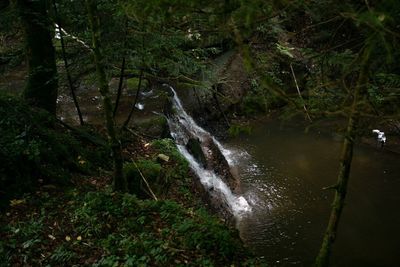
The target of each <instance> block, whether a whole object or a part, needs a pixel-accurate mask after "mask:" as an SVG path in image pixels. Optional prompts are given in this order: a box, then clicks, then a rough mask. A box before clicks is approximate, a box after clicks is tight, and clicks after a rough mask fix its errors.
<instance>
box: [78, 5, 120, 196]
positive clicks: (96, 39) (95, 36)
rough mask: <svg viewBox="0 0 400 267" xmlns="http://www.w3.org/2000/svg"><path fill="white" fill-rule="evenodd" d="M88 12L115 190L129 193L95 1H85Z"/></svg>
mask: <svg viewBox="0 0 400 267" xmlns="http://www.w3.org/2000/svg"><path fill="white" fill-rule="evenodd" d="M85 3H86V8H87V11H88V18H89V24H90V28H91V31H92V46H93V57H94V63H95V65H96V73H97V81H98V84H99V90H100V94H101V95H102V97H103V108H104V113H105V118H106V127H107V133H108V137H109V144H110V146H111V149H112V152H113V158H114V189H115V190H117V191H123V192H126V191H127V182H126V178H125V177H124V175H123V172H122V164H123V161H122V149H121V143H120V140H119V139H118V137H117V133H116V129H115V128H116V127H115V122H114V117H113V106H112V101H111V96H110V91H109V88H108V82H107V79H106V73H105V68H104V59H103V55H102V52H101V47H100V35H101V34H100V20H99V17H98V15H97V4H96V1H95V0H85Z"/></svg>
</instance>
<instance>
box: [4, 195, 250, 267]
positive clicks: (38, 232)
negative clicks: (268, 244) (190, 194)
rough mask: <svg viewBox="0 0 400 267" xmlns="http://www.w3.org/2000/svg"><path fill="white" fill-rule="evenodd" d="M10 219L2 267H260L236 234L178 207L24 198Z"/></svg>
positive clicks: (132, 200) (93, 198) (126, 200)
mask: <svg viewBox="0 0 400 267" xmlns="http://www.w3.org/2000/svg"><path fill="white" fill-rule="evenodd" d="M56 196H57V199H56V198H55V197H56ZM21 212H22V213H23V214H24V216H25V217H24V218H21V217H20V215H18V213H21ZM6 216H7V217H8V218H12V219H13V220H12V221H10V223H9V224H8V225H5V226H4V225H3V226H2V228H1V241H0V252H1V253H0V255H1V256H0V260H1V262H2V264H3V266H15V265H47V264H50V265H65V264H67V265H93V266H120V265H123V266H227V265H229V266H230V265H231V264H234V265H240V266H254V264H252V263H251V262H252V261H251V260H250V259H249V260H247V259H246V258H245V257H246V256H245V255H246V253H247V252H246V251H245V250H243V248H242V244H241V242H240V241H239V240H238V238H237V234H236V232H234V231H232V230H229V229H228V228H226V227H225V226H223V225H222V224H221V223H220V222H219V221H218V220H216V218H215V217H212V216H210V215H208V213H207V212H206V211H205V210H203V209H187V208H183V207H182V206H181V205H179V204H178V203H176V202H174V201H152V200H138V199H137V198H136V197H135V196H134V195H130V194H122V193H113V192H111V191H109V190H107V189H106V190H101V191H90V192H84V191H81V190H80V189H70V190H69V191H67V192H66V193H61V192H57V193H55V191H54V190H50V191H49V192H47V191H40V192H37V193H36V194H31V195H27V196H25V198H24V199H23V202H21V203H18V204H14V205H13V207H12V208H11V209H10V210H9V211H8V213H7V215H6ZM88 250H90V253H88V252H87V251H88Z"/></svg>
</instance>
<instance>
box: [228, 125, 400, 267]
mask: <svg viewBox="0 0 400 267" xmlns="http://www.w3.org/2000/svg"><path fill="white" fill-rule="evenodd" d="M227 145H228V146H229V147H232V148H236V149H245V150H246V151H247V152H248V155H247V156H246V157H242V158H241V160H240V161H238V166H239V170H240V175H241V179H242V187H243V188H242V189H243V191H244V192H245V196H246V198H247V199H249V203H250V204H251V206H252V212H251V213H248V214H247V215H246V216H244V217H242V218H241V219H240V220H239V223H238V228H239V231H240V233H241V237H242V239H243V240H244V242H245V243H246V244H247V245H248V246H249V247H250V248H251V249H252V250H253V251H254V252H255V253H256V254H257V255H260V256H264V257H265V259H266V260H267V262H269V263H270V264H271V266H310V265H311V263H312V262H313V259H314V257H315V256H316V255H317V253H318V250H319V247H320V245H321V241H322V237H323V234H324V231H325V227H326V225H327V223H328V219H329V213H330V204H331V202H332V199H333V192H332V190H322V188H323V187H326V186H330V185H332V184H334V183H335V181H336V177H337V172H338V166H339V163H338V160H339V155H340V150H341V140H340V139H338V138H337V137H335V136H330V135H326V134H325V135H324V134H319V133H316V132H310V133H308V134H305V133H304V128H301V127H292V126H291V127H289V126H285V127H281V126H280V125H279V124H278V123H268V124H267V123H266V124H265V125H259V126H257V127H255V131H254V133H253V134H252V135H251V136H247V137H241V138H235V139H233V140H231V141H229V143H228V144H227ZM399 192H400V165H399V156H398V155H397V154H394V153H393V154H392V153H390V152H387V151H385V150H381V149H379V148H376V147H370V146H364V145H359V146H357V147H356V148H355V153H354V158H353V165H352V170H351V178H350V182H349V187H348V195H347V199H346V203H347V205H346V206H345V208H344V212H343V215H342V218H341V221H340V224H339V230H338V237H337V240H336V242H335V244H334V249H333V255H332V258H331V262H332V266H352V267H355V266H364V267H366V266H375V267H378V266H399V265H400V254H399V253H398V251H399V248H400V228H399V225H400V213H399V209H398V205H399V204H400V194H399Z"/></svg>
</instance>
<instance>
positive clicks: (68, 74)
mask: <svg viewBox="0 0 400 267" xmlns="http://www.w3.org/2000/svg"><path fill="white" fill-rule="evenodd" d="M53 8H54V15H55V17H56V21H57V27H58V33H59V34H60V42H61V53H62V58H63V61H64V66H65V72H66V74H67V81H68V85H69V88H70V91H71V96H72V100H73V101H74V105H75V108H76V112H77V113H78V118H79V123H80V124H81V125H83V117H82V112H81V109H80V107H79V103H78V99H77V97H76V94H75V86H74V83H73V82H72V77H71V73H70V72H69V65H68V59H67V54H66V51H65V43H64V33H63V31H62V28H61V24H60V23H61V22H60V17H59V16H58V10H57V5H56V0H53Z"/></svg>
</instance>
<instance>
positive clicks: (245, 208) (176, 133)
mask: <svg viewBox="0 0 400 267" xmlns="http://www.w3.org/2000/svg"><path fill="white" fill-rule="evenodd" d="M164 86H168V87H169V89H170V90H171V92H172V93H173V99H172V108H173V109H174V112H173V114H172V115H171V116H170V117H168V118H167V119H168V125H169V128H170V131H171V136H172V137H173V138H174V140H175V142H176V145H177V148H178V150H179V152H180V153H181V154H182V155H183V156H184V157H185V158H186V160H187V161H188V162H189V165H190V168H191V169H192V170H193V171H194V172H195V173H196V175H197V176H198V177H199V179H200V182H201V184H202V185H203V186H204V187H205V188H206V189H208V190H209V191H211V190H212V192H214V193H215V192H217V193H218V194H219V196H220V198H221V201H225V202H226V204H227V205H228V207H229V209H230V211H231V212H232V214H233V215H234V216H235V217H236V218H238V217H240V216H241V215H243V214H244V213H247V212H250V211H251V207H250V205H249V203H248V202H247V200H246V199H245V198H244V197H243V196H238V195H235V194H234V193H233V192H232V191H231V189H230V188H229V187H228V186H227V184H226V183H225V182H224V181H223V180H222V179H221V177H219V176H218V175H217V174H216V173H215V172H214V170H208V169H206V168H205V167H203V166H202V164H200V163H199V162H198V161H197V160H196V159H195V158H194V157H193V156H192V155H191V154H190V153H189V151H188V150H187V148H186V146H185V145H186V144H187V142H188V141H189V138H190V137H191V136H194V137H196V138H198V139H199V141H200V142H203V141H206V139H207V138H211V139H212V140H213V141H214V143H215V144H216V145H217V147H218V149H219V150H220V151H221V153H222V155H223V156H224V157H225V159H226V161H227V162H228V164H229V165H230V166H231V165H232V164H233V163H234V155H233V151H231V150H229V149H227V148H225V147H224V146H223V145H222V144H221V143H220V142H219V141H218V140H217V139H216V138H215V137H213V136H212V135H211V134H210V133H209V132H207V131H206V130H204V129H203V128H201V127H200V126H199V125H197V123H196V122H195V121H194V120H193V118H192V117H191V116H189V114H188V113H187V112H186V111H185V109H184V108H183V105H182V103H181V100H180V99H179V97H178V95H177V93H176V92H175V90H174V88H172V87H171V86H169V85H167V84H164Z"/></svg>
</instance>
